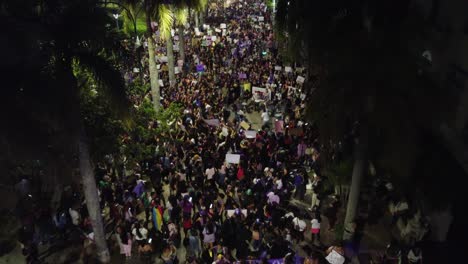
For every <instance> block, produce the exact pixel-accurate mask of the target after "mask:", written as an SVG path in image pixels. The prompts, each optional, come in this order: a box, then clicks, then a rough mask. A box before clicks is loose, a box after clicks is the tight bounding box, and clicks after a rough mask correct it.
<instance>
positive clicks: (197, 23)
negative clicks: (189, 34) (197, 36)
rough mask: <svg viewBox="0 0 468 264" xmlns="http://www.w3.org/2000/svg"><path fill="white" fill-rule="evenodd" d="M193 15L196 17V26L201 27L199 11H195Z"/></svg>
mask: <svg viewBox="0 0 468 264" xmlns="http://www.w3.org/2000/svg"><path fill="white" fill-rule="evenodd" d="M193 15H194V17H195V28H198V29H200V18H199V17H198V12H196V11H195V12H193Z"/></svg>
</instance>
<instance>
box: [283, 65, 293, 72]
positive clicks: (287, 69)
mask: <svg viewBox="0 0 468 264" xmlns="http://www.w3.org/2000/svg"><path fill="white" fill-rule="evenodd" d="M284 71H285V72H292V68H291V67H290V66H286V67H284Z"/></svg>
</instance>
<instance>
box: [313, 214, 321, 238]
mask: <svg viewBox="0 0 468 264" xmlns="http://www.w3.org/2000/svg"><path fill="white" fill-rule="evenodd" d="M311 225H312V226H311V232H312V243H315V238H316V237H317V240H319V241H320V219H318V218H314V219H312V221H311Z"/></svg>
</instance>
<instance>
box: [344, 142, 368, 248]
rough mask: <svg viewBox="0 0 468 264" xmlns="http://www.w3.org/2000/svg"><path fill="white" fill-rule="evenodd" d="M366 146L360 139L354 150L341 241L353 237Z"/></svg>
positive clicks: (364, 164)
mask: <svg viewBox="0 0 468 264" xmlns="http://www.w3.org/2000/svg"><path fill="white" fill-rule="evenodd" d="M365 152H366V146H365V143H363V142H362V139H361V138H360V139H359V141H358V143H357V144H356V149H355V153H354V155H355V159H354V167H353V175H352V180H351V188H350V191H349V196H348V204H347V206H346V217H345V221H344V224H345V232H344V233H343V240H349V239H351V238H352V237H353V235H354V231H355V230H354V229H353V227H352V225H353V222H354V220H355V217H356V213H357V208H358V203H359V193H360V191H361V181H362V178H363V176H364V171H365V168H366V155H365V154H366V153H365Z"/></svg>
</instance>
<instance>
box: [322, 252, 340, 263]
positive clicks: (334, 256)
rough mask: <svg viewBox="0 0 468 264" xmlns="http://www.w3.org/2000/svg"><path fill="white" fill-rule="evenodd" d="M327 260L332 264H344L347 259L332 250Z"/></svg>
mask: <svg viewBox="0 0 468 264" xmlns="http://www.w3.org/2000/svg"><path fill="white" fill-rule="evenodd" d="M325 259H326V260H327V261H328V263H330V264H343V263H344V262H345V258H344V257H343V256H342V255H340V254H338V252H336V251H335V250H332V251H331V252H330V254H328V256H327V257H325Z"/></svg>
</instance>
